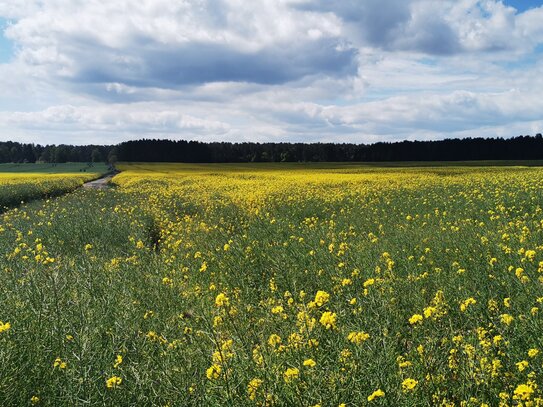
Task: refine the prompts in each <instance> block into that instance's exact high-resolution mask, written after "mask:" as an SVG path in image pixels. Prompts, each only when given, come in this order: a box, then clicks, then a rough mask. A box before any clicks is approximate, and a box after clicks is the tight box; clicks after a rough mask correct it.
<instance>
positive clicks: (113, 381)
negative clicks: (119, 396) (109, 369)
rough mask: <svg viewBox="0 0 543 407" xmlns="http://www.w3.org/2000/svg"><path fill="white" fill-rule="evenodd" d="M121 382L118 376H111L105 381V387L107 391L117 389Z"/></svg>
mask: <svg viewBox="0 0 543 407" xmlns="http://www.w3.org/2000/svg"><path fill="white" fill-rule="evenodd" d="M122 382H123V379H121V378H120V377H119V376H111V377H110V378H109V379H107V380H106V387H107V388H108V389H114V388H116V387H119V386H120V385H121V383H122Z"/></svg>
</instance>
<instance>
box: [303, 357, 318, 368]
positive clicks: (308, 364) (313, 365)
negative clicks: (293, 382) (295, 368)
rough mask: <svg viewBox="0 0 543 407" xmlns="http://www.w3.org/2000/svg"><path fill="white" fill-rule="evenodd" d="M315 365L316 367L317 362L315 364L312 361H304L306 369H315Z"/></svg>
mask: <svg viewBox="0 0 543 407" xmlns="http://www.w3.org/2000/svg"><path fill="white" fill-rule="evenodd" d="M316 365H317V362H315V361H314V360H313V359H306V360H304V366H306V367H315V366H316Z"/></svg>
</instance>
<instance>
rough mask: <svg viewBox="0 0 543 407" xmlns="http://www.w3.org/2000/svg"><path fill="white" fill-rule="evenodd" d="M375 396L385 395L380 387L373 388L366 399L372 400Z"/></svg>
mask: <svg viewBox="0 0 543 407" xmlns="http://www.w3.org/2000/svg"><path fill="white" fill-rule="evenodd" d="M377 397H385V392H384V391H383V390H381V389H377V390H375V391H374V392H373V393H371V394H370V395H369V396H368V401H373V400H375V399H376V398H377Z"/></svg>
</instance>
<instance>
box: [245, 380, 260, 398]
mask: <svg viewBox="0 0 543 407" xmlns="http://www.w3.org/2000/svg"><path fill="white" fill-rule="evenodd" d="M262 383H263V381H262V379H252V380H251V381H250V382H249V384H248V385H247V394H248V395H249V398H250V399H251V400H254V399H256V393H257V391H258V389H259V388H260V386H262Z"/></svg>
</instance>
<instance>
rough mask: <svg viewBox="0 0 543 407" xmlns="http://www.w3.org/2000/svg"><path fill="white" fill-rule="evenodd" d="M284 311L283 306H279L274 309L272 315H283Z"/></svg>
mask: <svg viewBox="0 0 543 407" xmlns="http://www.w3.org/2000/svg"><path fill="white" fill-rule="evenodd" d="M283 311H284V308H283V307H282V306H281V305H277V306H275V307H273V308H272V310H271V312H272V314H282V313H283Z"/></svg>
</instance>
